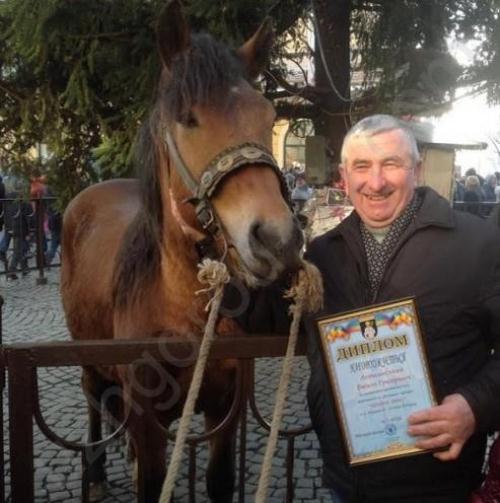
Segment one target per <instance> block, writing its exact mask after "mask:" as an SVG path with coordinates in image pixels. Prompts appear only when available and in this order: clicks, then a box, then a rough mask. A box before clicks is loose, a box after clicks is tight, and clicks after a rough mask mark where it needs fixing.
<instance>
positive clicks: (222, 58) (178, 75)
mask: <svg viewBox="0 0 500 503" xmlns="http://www.w3.org/2000/svg"><path fill="white" fill-rule="evenodd" d="M243 78H244V70H243V66H242V63H241V61H240V60H239V59H238V58H237V57H236V55H235V53H234V52H233V51H231V50H230V49H229V48H228V47H227V46H225V45H224V44H222V43H220V42H217V41H216V40H214V39H213V38H212V37H211V36H210V35H207V34H199V35H195V36H193V38H192V43H191V46H190V48H189V49H188V50H187V51H185V52H183V53H181V54H179V55H178V56H177V57H175V58H174V60H173V61H172V67H171V68H170V71H169V72H168V76H167V78H165V80H164V82H163V85H162V86H161V88H160V90H159V93H158V100H157V103H156V107H159V108H161V111H160V113H161V115H164V116H165V117H166V119H167V120H168V121H171V120H175V121H181V122H182V121H183V120H185V119H186V117H187V116H188V114H189V112H190V111H191V109H192V108H193V106H195V105H206V104H211V105H215V106H223V105H224V103H225V100H226V99H227V97H228V94H229V89H230V88H231V87H232V86H234V85H236V84H237V83H238V82H239V81H240V80H241V79H243Z"/></svg>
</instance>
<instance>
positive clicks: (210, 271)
mask: <svg viewBox="0 0 500 503" xmlns="http://www.w3.org/2000/svg"><path fill="white" fill-rule="evenodd" d="M198 267H199V268H200V270H199V272H198V280H199V281H200V283H205V284H208V285H209V286H208V288H205V289H202V290H198V291H197V292H196V294H200V293H203V292H213V296H212V298H211V299H210V301H209V302H208V304H207V306H206V307H205V310H206V311H208V310H209V309H210V313H209V315H208V320H207V324H206V326H205V332H204V334H203V339H202V342H201V345H200V351H199V354H198V358H197V360H196V365H195V368H194V373H193V378H192V380H191V385H190V387H189V391H188V396H187V399H186V402H185V403H184V408H183V410H182V417H181V420H180V422H179V427H178V429H177V435H176V439H175V445H174V449H173V451H172V457H171V460H170V464H169V467H168V471H167V476H166V477H165V481H164V483H163V487H162V491H161V495H160V499H159V503H170V498H171V496H172V493H173V490H174V485H175V480H176V478H177V473H178V471H179V466H180V462H181V459H182V450H183V448H184V444H185V443H186V438H187V434H188V432H189V426H190V424H191V419H192V417H193V413H194V407H195V403H196V400H197V398H198V394H199V391H200V387H201V380H202V378H203V373H204V370H205V366H206V362H207V360H208V354H209V351H210V347H211V345H212V342H213V341H214V339H215V324H216V322H217V316H218V313H219V307H220V304H221V301H222V295H223V292H224V285H225V284H226V283H228V282H229V279H230V278H229V273H228V271H227V268H226V266H225V265H224V264H223V263H222V262H217V261H215V260H210V259H204V260H203V262H202V264H201V265H199V266H198ZM285 297H287V298H291V299H293V300H294V304H293V305H291V306H290V314H292V315H293V320H292V324H291V327H290V337H289V341H288V347H287V351H286V356H285V360H284V362H283V369H282V374H281V378H280V383H279V387H278V391H277V394H276V405H275V408H274V414H273V420H272V424H271V432H270V434H269V441H268V444H267V448H266V453H265V456H264V461H263V464H262V471H261V475H260V479H259V485H258V489H257V494H256V497H255V501H256V502H257V503H260V502H265V498H266V493H267V488H268V486H269V478H270V473H271V467H272V459H273V456H274V451H275V449H276V443H277V440H278V432H279V426H280V423H281V418H282V416H283V408H284V404H285V399H286V392H287V388H288V383H289V381H290V375H291V370H292V362H293V356H294V353H295V346H296V345H297V338H298V333H299V326H300V319H301V316H302V312H303V311H306V312H314V311H317V310H318V309H319V308H320V307H321V304H322V301H323V287H322V282H321V275H320V273H319V271H318V270H317V269H316V267H315V266H313V265H312V264H310V263H309V262H306V261H303V264H302V269H301V270H300V271H299V273H298V276H297V278H296V282H295V284H294V285H293V286H292V288H290V290H288V291H287V292H286V294H285Z"/></svg>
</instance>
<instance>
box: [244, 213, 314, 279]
mask: <svg viewBox="0 0 500 503" xmlns="http://www.w3.org/2000/svg"><path fill="white" fill-rule="evenodd" d="M249 245H250V250H251V252H252V255H253V258H254V260H255V261H256V262H257V265H258V269H259V270H260V271H259V272H258V273H257V275H258V276H261V277H263V276H264V277H266V278H267V279H268V280H271V281H273V280H275V279H276V278H277V277H278V276H280V275H281V274H282V273H283V272H285V271H294V270H296V269H297V268H298V267H299V265H300V259H301V251H302V247H303V245H304V237H303V234H302V231H301V229H300V226H299V223H298V222H297V220H296V219H295V218H294V221H293V223H292V225H290V227H289V230H288V232H285V233H284V232H282V231H280V230H279V229H277V228H276V227H275V226H274V225H272V224H269V223H266V222H260V221H256V222H254V223H253V224H252V225H251V227H250V235H249ZM255 272H257V271H255Z"/></svg>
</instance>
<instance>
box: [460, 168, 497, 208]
mask: <svg viewBox="0 0 500 503" xmlns="http://www.w3.org/2000/svg"><path fill="white" fill-rule="evenodd" d="M453 201H454V202H458V203H463V209H464V210H465V211H468V212H469V213H472V214H474V215H478V216H480V217H486V216H488V215H489V213H490V211H491V208H492V207H493V204H494V203H498V202H500V172H496V173H491V174H489V175H487V176H486V177H484V178H483V177H482V176H481V175H479V174H478V173H477V172H476V170H475V169H474V168H470V169H468V170H467V171H466V172H465V174H464V176H460V174H459V173H456V175H455V187H454V191H453ZM483 203H491V204H483Z"/></svg>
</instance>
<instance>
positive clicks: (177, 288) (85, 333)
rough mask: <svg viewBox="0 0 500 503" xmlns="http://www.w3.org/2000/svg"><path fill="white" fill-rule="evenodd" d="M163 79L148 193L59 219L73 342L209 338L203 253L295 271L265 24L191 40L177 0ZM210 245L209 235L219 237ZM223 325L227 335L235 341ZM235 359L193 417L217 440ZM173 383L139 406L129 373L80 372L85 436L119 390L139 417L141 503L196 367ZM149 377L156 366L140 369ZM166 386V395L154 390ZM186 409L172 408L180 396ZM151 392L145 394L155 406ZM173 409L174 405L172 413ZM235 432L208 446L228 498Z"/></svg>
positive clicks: (110, 195)
mask: <svg viewBox="0 0 500 503" xmlns="http://www.w3.org/2000/svg"><path fill="white" fill-rule="evenodd" d="M157 40H158V48H159V53H160V56H161V61H162V65H163V70H162V74H161V79H160V82H159V85H158V90H157V99H156V102H155V105H154V107H153V109H152V112H151V114H150V116H149V118H148V120H147V121H146V124H145V125H144V127H143V128H142V134H141V135H140V141H139V142H138V155H137V159H138V167H139V171H140V174H141V178H142V183H139V182H137V181H135V180H114V181H108V182H104V183H100V184H97V185H95V186H92V187H90V188H88V189H86V190H85V191H83V192H82V193H80V194H79V195H78V196H77V197H76V198H75V199H74V200H73V201H72V202H71V203H70V205H69V206H68V208H67V210H66V213H65V215H64V229H63V240H62V241H63V243H62V247H63V255H64V260H63V265H62V286H61V291H62V297H63V305H64V310H65V313H66V320H67V324H68V327H69V330H70V332H71V335H72V337H73V338H74V339H79V340H80V339H112V338H114V339H138V338H145V337H151V336H155V335H157V334H161V333H162V332H173V333H176V334H179V336H183V337H184V336H187V335H188V334H189V335H191V334H195V335H196V337H200V336H201V334H202V331H203V322H204V320H205V319H206V313H205V312H204V305H205V303H206V298H199V297H197V296H196V295H195V291H197V290H199V289H200V288H201V285H200V283H199V282H198V280H197V263H198V262H199V259H200V256H199V249H200V248H201V247H200V246H198V247H197V246H196V245H197V244H198V245H199V244H200V243H201V244H203V245H207V244H208V248H209V249H210V252H211V253H212V254H213V253H218V254H222V253H224V250H226V251H227V253H225V256H226V264H227V265H228V268H229V270H230V271H231V272H232V274H233V276H234V277H238V278H240V279H241V280H242V281H243V283H245V284H246V285H248V286H256V285H259V284H262V282H263V281H272V280H274V279H276V278H277V277H278V276H279V275H281V274H282V273H283V272H284V271H286V270H294V269H295V268H296V267H297V266H298V262H299V253H300V249H301V247H302V235H301V233H300V230H299V227H298V225H297V222H296V220H295V219H294V217H293V215H292V213H291V211H290V209H289V206H288V204H287V201H286V189H285V188H284V184H283V182H282V180H281V178H280V174H279V170H278V168H277V166H276V164H275V161H274V160H273V158H272V156H271V155H270V154H269V148H270V145H271V131H272V126H273V121H274V118H275V113H274V110H273V107H272V106H271V104H270V103H269V102H268V101H267V100H266V99H264V97H263V96H262V95H261V94H260V93H258V92H257V91H256V90H255V89H254V88H253V87H252V86H251V85H250V84H249V79H252V78H254V77H256V76H257V74H258V72H259V71H260V70H261V68H262V66H263V64H265V61H266V58H267V53H268V51H269V47H270V44H271V41H272V31H271V29H270V27H269V24H268V23H264V24H263V25H262V26H261V28H259V30H258V31H257V32H256V33H255V35H254V36H253V37H252V38H251V39H249V40H248V41H247V42H246V43H245V44H244V45H243V46H242V47H241V48H240V49H239V50H237V51H230V50H229V49H227V48H226V47H225V46H223V45H222V44H220V43H218V42H216V41H214V40H213V39H212V38H211V37H210V36H208V35H196V36H191V35H190V32H189V30H188V27H187V25H186V22H185V19H184V17H183V15H182V13H181V10H180V7H179V5H178V3H177V2H173V3H170V4H169V6H167V8H166V9H165V11H164V14H163V15H162V16H161V19H160V22H159V24H158V29H157ZM212 236H214V237H212ZM236 330H237V329H236V326H235V325H234V324H233V322H232V321H231V320H229V319H221V321H220V322H219V324H218V333H219V335H223V334H224V333H227V332H233V333H234V332H236ZM236 365H237V363H236V362H235V361H223V362H212V363H210V364H209V366H208V368H207V370H206V374H205V378H204V383H203V385H202V389H201V392H200V397H199V399H198V403H197V407H198V410H200V411H203V412H204V414H205V422H206V426H207V428H208V429H211V428H212V427H213V426H214V425H215V424H217V423H218V422H219V421H220V420H221V419H222V418H224V417H225V415H226V413H227V411H228V408H229V406H230V403H231V400H232V397H233V394H234V384H233V383H234V375H235V369H236ZM162 368H165V369H166V371H168V375H169V376H175V383H176V384H175V386H174V385H172V382H171V381H168V382H167V383H165V382H163V384H162V383H160V381H161V378H160V377H159V376H158V373H157V372H156V371H155V372H152V371H151V372H150V375H146V376H145V377H144V376H143V377H144V381H143V382H142V381H141V386H143V384H144V383H147V384H148V385H149V386H150V389H152V390H153V389H154V390H155V392H154V393H152V392H151V393H143V394H142V395H143V396H142V397H141V398H140V399H141V403H140V407H138V406H137V405H138V404H134V403H131V397H132V396H134V397H136V399H137V396H138V394H137V390H133V389H131V388H132V387H133V383H132V382H131V378H130V369H126V368H122V367H119V366H117V367H112V368H84V369H83V375H82V386H83V389H84V392H85V395H86V397H87V400H88V405H89V407H88V409H89V439H90V440H91V441H97V440H99V439H100V438H101V405H100V404H101V403H102V401H103V400H104V398H103V397H104V396H105V395H106V393H107V391H109V390H110V389H111V387H112V386H115V387H116V384H117V383H118V385H119V386H120V389H123V396H124V402H125V403H124V404H123V406H124V409H125V412H130V418H129V423H128V431H129V435H130V439H131V443H132V447H133V450H134V452H135V454H136V455H137V457H138V458H139V459H142V460H144V459H147V461H148V465H147V466H148V467H149V468H148V469H147V471H146V473H144V470H143V471H142V472H141V473H140V474H139V477H140V480H141V482H142V483H143V485H144V487H145V500H146V501H148V502H153V501H157V499H158V497H159V494H160V492H161V485H162V482H163V479H164V476H165V465H166V460H165V446H166V435H165V432H164V430H163V429H162V428H160V427H159V426H158V422H157V420H158V421H160V422H161V424H162V425H164V426H168V425H169V424H170V423H171V422H172V421H173V420H174V419H175V418H176V417H178V416H179V414H180V411H181V410H182V404H183V400H184V399H185V395H186V390H187V387H188V386H189V382H190V378H191V375H192V362H191V365H189V366H186V365H177V366H175V365H173V364H168V363H166V364H164V367H162ZM145 372H147V369H146V370H145ZM159 388H160V389H159ZM176 390H179V392H178V400H177V401H176V402H175V403H174V404H172V402H173V401H175V400H172V395H174V394H175V393H176ZM146 395H147V396H146ZM165 403H169V406H168V407H166V406H165ZM235 428H236V425H234V424H233V425H230V428H229V430H226V431H225V432H224V433H221V434H220V435H217V436H216V437H215V438H214V439H213V440H211V442H210V460H209V465H208V470H207V492H208V497H209V498H210V500H211V501H217V502H229V501H232V493H233V489H234V480H235V474H234V443H235V442H234V439H235ZM104 461H105V459H104V453H101V454H100V455H99V456H97V457H96V459H94V460H93V462H92V463H91V465H90V470H89V478H90V480H91V497H93V498H94V499H95V498H97V497H99V496H100V495H102V494H103V487H104V480H105V473H104Z"/></svg>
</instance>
